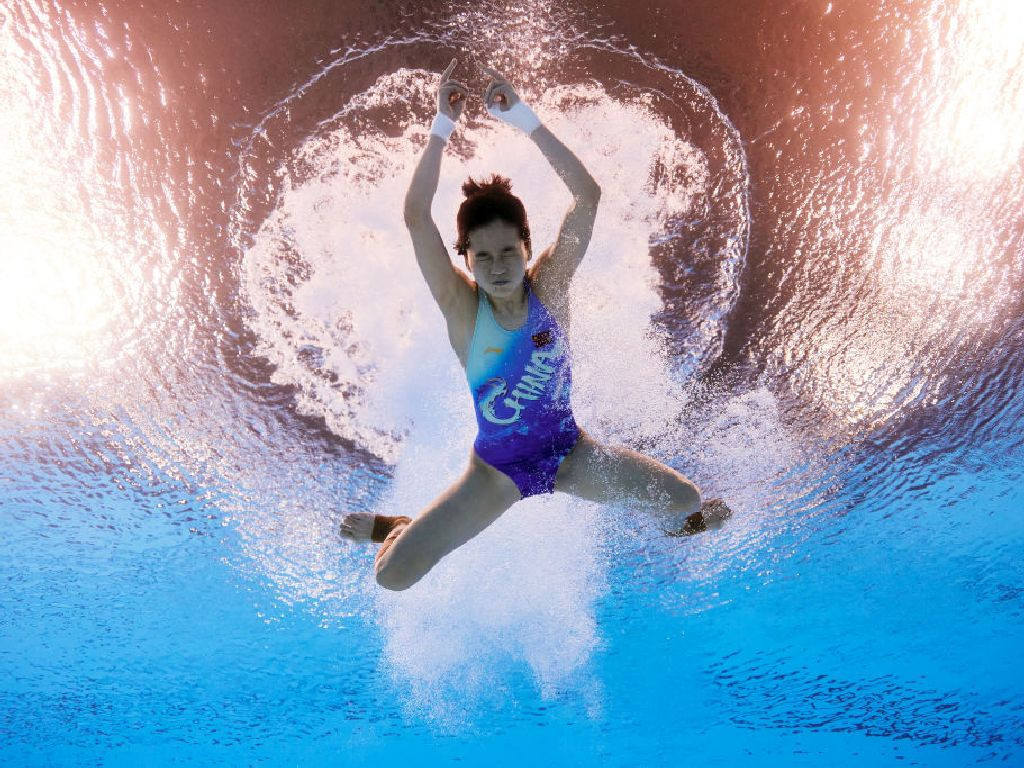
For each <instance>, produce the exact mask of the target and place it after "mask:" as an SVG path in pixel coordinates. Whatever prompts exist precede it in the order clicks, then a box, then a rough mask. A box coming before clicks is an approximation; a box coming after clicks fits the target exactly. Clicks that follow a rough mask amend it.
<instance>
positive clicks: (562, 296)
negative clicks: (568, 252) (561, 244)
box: [527, 246, 569, 328]
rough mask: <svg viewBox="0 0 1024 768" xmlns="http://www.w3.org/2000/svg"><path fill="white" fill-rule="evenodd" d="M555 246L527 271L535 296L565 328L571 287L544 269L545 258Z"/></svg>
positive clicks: (567, 319)
mask: <svg viewBox="0 0 1024 768" xmlns="http://www.w3.org/2000/svg"><path fill="white" fill-rule="evenodd" d="M553 247H554V246H549V247H548V248H547V249H546V250H545V251H544V253H543V254H542V255H541V256H542V258H539V259H538V260H537V262H536V263H535V264H534V265H533V266H532V267H531V268H530V269H529V270H527V275H528V276H529V278H530V287H531V289H532V290H533V293H534V295H535V296H536V297H537V299H538V300H539V301H540V303H541V304H543V305H544V306H545V307H546V308H547V310H548V311H549V312H550V313H551V314H552V315H553V316H554V318H555V320H556V321H558V324H559V325H561V326H562V327H563V328H568V326H569V286H568V285H567V282H566V281H563V280H558V279H557V277H555V276H553V275H552V274H551V271H550V270H546V269H544V268H543V265H544V260H543V256H544V255H546V254H548V253H550V251H551V249H552V248H553Z"/></svg>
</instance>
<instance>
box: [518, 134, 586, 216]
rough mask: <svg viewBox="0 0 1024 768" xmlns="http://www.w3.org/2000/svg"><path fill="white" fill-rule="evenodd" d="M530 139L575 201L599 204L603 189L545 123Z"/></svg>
mask: <svg viewBox="0 0 1024 768" xmlns="http://www.w3.org/2000/svg"><path fill="white" fill-rule="evenodd" d="M530 138H531V139H533V143H534V144H536V145H537V146H538V147H539V148H540V151H541V152H542V153H543V154H544V157H546V158H547V159H548V162H549V163H551V167H552V168H554V169H555V173H557V174H558V176H559V178H561V179H562V181H564V182H565V186H567V187H568V188H569V191H570V192H571V193H572V197H573V199H574V200H581V201H583V202H585V203H589V202H593V203H595V204H596V203H597V199H598V198H599V197H601V187H600V186H598V183H597V181H596V180H595V179H594V177H593V176H591V175H590V173H589V171H587V169H586V168H585V167H584V166H583V163H581V162H580V159H579V158H578V157H576V155H575V154H573V151H572V150H571V149H569V148H568V147H567V146H565V144H563V143H562V142H561V141H560V140H559V138H558V137H557V136H555V134H553V133H552V132H551V131H550V130H548V127H547V126H546V125H544V124H543V123H541V124H540V125H539V126H538V127H537V129H536V130H535V131H533V133H531V134H530Z"/></svg>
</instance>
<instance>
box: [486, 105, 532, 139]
mask: <svg viewBox="0 0 1024 768" xmlns="http://www.w3.org/2000/svg"><path fill="white" fill-rule="evenodd" d="M487 111H488V112H490V113H491V114H492V115H494V116H495V117H496V118H498V119H499V120H504V121H505V122H506V123H511V124H512V125H514V126H516V128H520V129H521V130H522V131H523V132H524V133H525V134H526V135H527V136H529V135H530V134H531V133H533V132H534V131H535V130H536V129H537V128H539V127H540V120H539V119H538V118H537V115H535V114H534V112H533V110H532V109H530V108H529V107H528V106H526V102H524V101H523V100H522V99H520V100H519V101H517V102H516V103H515V104H513V105H512V106H511V107H509V108H508V109H506V110H505V111H504V112H502V111H501V107H499V106H498V105H497V104H491V106H489V107H488V108H487Z"/></svg>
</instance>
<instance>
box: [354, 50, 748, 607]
mask: <svg viewBox="0 0 1024 768" xmlns="http://www.w3.org/2000/svg"><path fill="white" fill-rule="evenodd" d="M455 63H456V59H452V60H451V63H450V64H449V65H448V67H447V68H446V69H445V71H444V73H443V74H442V75H441V85H440V87H439V89H438V93H437V114H436V115H435V116H434V122H433V124H432V126H431V134H430V137H429V139H428V141H427V146H426V149H425V150H424V152H423V156H422V157H421V158H420V162H419V165H418V166H417V168H416V171H415V172H414V173H413V177H412V182H411V184H410V186H409V190H408V192H407V194H406V197H405V224H406V227H407V228H408V229H409V234H410V236H411V237H412V243H413V249H414V251H415V253H416V260H417V262H418V263H419V266H420V270H421V271H422V273H423V277H424V278H425V279H426V281H427V285H428V286H429V288H430V292H431V294H432V295H433V297H434V299H435V301H436V302H437V304H438V306H439V307H440V308H441V312H442V313H443V314H444V318H445V320H446V321H447V324H448V338H449V340H450V342H451V345H452V348H453V349H454V350H455V354H456V356H457V357H458V359H459V362H460V363H461V364H462V366H463V368H465V370H466V377H467V379H468V382H469V386H470V390H471V392H472V395H473V400H474V403H475V410H476V418H477V425H478V430H479V431H478V434H477V437H476V440H475V441H474V443H473V447H472V448H471V449H470V452H469V464H468V466H467V467H466V471H465V472H464V473H463V475H462V477H460V478H459V479H458V480H457V481H456V482H455V483H454V484H453V485H452V486H451V487H450V488H448V490H446V491H445V492H444V493H443V494H441V496H440V497H438V498H437V499H436V500H435V501H434V502H433V503H432V504H431V505H430V506H429V507H427V508H426V510H424V511H423V512H422V513H421V514H420V515H419V516H418V517H416V518H415V519H410V518H409V517H406V516H404V515H396V516H390V515H374V514H371V513H366V512H354V513H351V514H348V515H346V516H345V518H344V519H343V521H342V523H341V534H342V536H345V537H347V538H350V539H353V540H356V541H373V542H378V543H381V547H380V550H379V551H378V552H377V555H376V558H375V571H376V577H377V582H378V583H379V584H380V585H381V586H382V587H385V588H387V589H395V590H401V589H407V588H408V587H410V586H412V585H413V584H415V583H416V582H417V581H419V580H420V579H421V578H422V577H423V576H424V575H425V574H426V573H427V571H429V570H430V569H431V568H432V567H433V566H434V565H435V564H436V563H437V562H438V561H439V560H440V559H441V558H442V557H444V556H445V555H447V554H448V553H449V552H451V551H452V550H454V549H455V548H457V547H459V546H461V545H462V544H464V543H466V542H467V541H469V540H470V539H471V538H473V537H474V536H476V535H477V534H478V533H480V532H481V531H482V530H484V528H486V527H487V526H488V525H490V524H491V523H493V522H494V521H495V520H497V519H498V517H499V516H500V515H501V514H502V513H503V512H504V511H505V510H507V509H508V508H509V507H510V506H512V505H513V504H514V503H515V502H517V501H519V500H520V499H523V498H526V497H527V496H532V495H535V494H539V493H552V492H554V491H562V492H564V493H571V494H574V495H576V496H579V497H581V498H584V499H587V500H590V501H598V502H636V503H640V504H642V505H644V507H645V508H646V509H647V510H648V511H649V512H650V513H651V514H652V515H654V516H655V517H656V518H657V519H658V521H659V523H661V524H662V525H663V526H665V527H666V528H667V529H668V530H667V531H666V532H667V533H669V534H670V535H676V536H682V535H689V534H693V533H699V532H701V531H706V530H708V529H714V528H719V527H720V526H721V525H722V523H723V522H724V521H725V520H726V519H727V518H728V517H729V516H730V515H731V514H732V513H731V511H730V510H729V508H728V507H727V506H726V505H725V503H724V502H722V501H720V500H711V501H706V502H704V503H701V497H700V492H699V491H698V490H697V488H696V486H695V485H694V484H693V483H692V482H690V481H689V480H688V479H687V478H685V477H684V476H683V475H681V474H680V473H679V472H676V471H675V470H674V469H672V468H670V467H667V466H665V465H664V464H661V463H660V462H657V461H655V460H654V459H651V458H649V457H647V456H644V455H643V454H640V453H637V452H636V451H633V450H631V449H629V448H626V447H623V446H613V445H605V444H602V443H599V442H597V441H596V440H594V439H593V438H592V437H591V436H590V435H589V434H588V433H587V432H586V431H585V430H583V429H581V428H580V427H579V426H578V425H577V424H576V421H575V419H574V418H573V414H572V409H571V407H570V402H569V394H570V383H571V376H570V368H569V347H568V343H567V342H568V340H567V333H568V329H569V297H568V294H569V283H570V281H571V280H572V276H573V273H574V272H575V271H576V268H577V267H578V266H579V264H580V261H581V260H582V259H583V255H584V253H585V252H586V249H587V245H588V244H589V242H590V237H591V233H592V231H593V227H594V218H595V216H596V214H597V205H598V201H599V200H600V198H601V189H600V187H599V186H598V184H597V182H596V181H595V180H594V178H593V177H592V176H591V175H590V174H589V173H588V172H587V170H586V168H584V167H583V165H582V163H580V161H579V159H578V158H577V157H576V155H574V154H573V153H572V152H571V151H570V150H569V149H568V148H567V147H566V146H565V145H564V144H562V142H561V141H559V140H558V139H557V138H556V137H555V136H554V135H553V134H552V133H551V131H549V130H548V129H547V128H546V127H545V126H544V125H542V124H541V123H540V121H539V120H538V119H537V116H536V115H535V114H534V113H533V110H531V109H530V108H529V107H528V106H527V105H526V104H525V103H524V102H523V101H522V100H521V99H520V98H519V97H518V96H517V95H516V93H515V91H514V90H513V88H512V86H511V84H510V83H509V82H508V81H507V80H506V79H505V78H503V77H502V76H501V75H500V74H498V73H497V72H496V71H494V70H493V69H490V68H487V67H484V68H483V69H484V71H485V73H486V74H487V75H488V76H490V77H491V78H492V79H491V82H490V83H489V84H488V86H487V88H486V90H485V92H484V105H485V107H486V108H487V111H488V112H489V113H490V114H492V115H493V116H494V117H497V118H498V119H500V120H503V121H505V122H508V123H511V124H512V125H515V126H516V127H518V128H520V129H522V130H523V131H524V132H525V133H526V134H527V135H528V136H529V137H530V138H531V139H533V141H534V142H535V143H536V144H537V146H538V147H539V148H540V151H541V152H542V153H543V154H544V156H545V157H546V158H547V159H548V161H549V162H550V163H551V165H552V167H553V168H554V169H555V172H556V173H557V174H558V176H559V177H560V178H561V179H562V181H564V182H565V184H566V186H568V187H569V191H570V192H571V193H572V197H573V203H572V206H571V207H570V208H569V210H568V212H567V213H566V215H565V218H564V219H563V221H562V225H561V229H560V231H559V233H558V236H557V238H556V239H555V242H554V243H553V244H552V245H550V246H549V247H548V248H546V249H545V250H544V251H543V252H542V253H541V254H540V256H538V257H537V258H536V259H533V263H532V265H531V266H530V267H529V268H527V264H528V263H529V262H530V261H531V258H532V249H531V244H530V230H529V226H528V225H527V218H526V211H525V209H524V208H523V204H522V202H521V201H520V200H519V198H518V197H516V196H515V195H513V194H512V193H511V186H510V183H509V181H508V179H505V178H502V177H500V176H498V175H493V176H492V178H491V180H490V181H489V182H487V183H483V184H479V183H477V182H475V181H473V180H472V179H469V180H468V181H467V182H466V183H465V184H463V186H462V190H463V192H464V193H465V195H466V199H465V200H463V202H462V205H461V206H460V207H459V211H458V215H457V228H458V241H457V242H456V243H455V247H456V250H457V252H458V253H459V254H461V255H462V256H463V257H464V258H465V261H466V266H467V267H468V268H469V270H470V272H472V275H473V278H474V279H473V280H470V279H469V278H468V277H466V276H464V275H463V273H462V272H460V271H459V270H457V269H455V267H454V265H453V264H452V262H451V259H450V257H449V256H448V252H447V250H446V249H445V245H444V242H443V241H442V239H441V235H440V233H439V232H438V229H437V226H436V225H435V224H434V221H433V220H432V218H431V212H430V208H431V201H432V200H433V197H434V193H435V192H436V191H437V184H438V178H439V176H440V168H441V155H442V153H443V150H444V147H445V145H446V144H447V142H448V138H449V137H450V136H451V132H452V130H453V129H454V127H455V121H457V120H458V119H459V116H460V115H461V114H462V110H463V108H464V107H465V99H466V97H467V96H468V95H469V90H468V89H467V88H466V86H465V85H463V84H462V83H460V82H458V81H456V80H451V79H450V77H451V74H452V72H453V70H454V69H455Z"/></svg>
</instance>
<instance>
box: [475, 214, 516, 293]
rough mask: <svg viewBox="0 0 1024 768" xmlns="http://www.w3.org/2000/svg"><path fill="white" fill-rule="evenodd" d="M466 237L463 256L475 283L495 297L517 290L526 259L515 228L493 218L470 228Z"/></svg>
mask: <svg viewBox="0 0 1024 768" xmlns="http://www.w3.org/2000/svg"><path fill="white" fill-rule="evenodd" d="M468 239H469V246H468V247H467V248H466V256H467V258H468V262H469V269H470V271H471V272H472V273H473V277H474V279H475V280H476V283H477V285H479V286H480V287H481V288H483V289H484V290H485V291H487V293H493V294H496V295H498V296H507V295H510V294H512V293H513V292H514V291H515V290H517V289H518V287H519V284H520V283H522V282H523V275H525V274H526V262H527V261H529V260H530V254H529V253H528V252H527V250H526V244H525V243H524V242H523V240H522V239H521V238H520V237H519V230H518V229H516V228H515V227H514V226H512V225H511V224H507V223H506V222H504V221H500V220H496V221H492V222H490V223H489V224H486V225H484V226H482V227H477V228H476V229H473V230H471V231H470V232H469V234H468Z"/></svg>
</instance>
